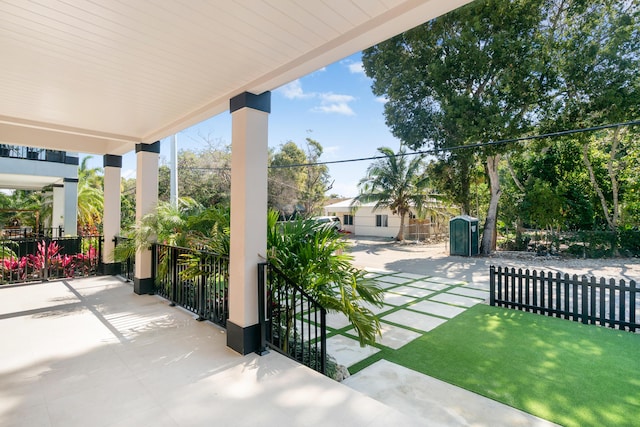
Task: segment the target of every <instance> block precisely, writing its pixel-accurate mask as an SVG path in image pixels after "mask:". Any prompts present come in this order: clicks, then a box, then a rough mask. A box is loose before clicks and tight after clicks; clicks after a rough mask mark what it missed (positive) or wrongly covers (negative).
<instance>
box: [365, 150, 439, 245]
mask: <svg viewBox="0 0 640 427" xmlns="http://www.w3.org/2000/svg"><path fill="white" fill-rule="evenodd" d="M378 151H379V152H380V153H381V154H382V155H383V156H384V158H382V159H379V160H377V161H376V162H375V163H373V164H371V165H370V166H369V167H368V168H367V175H366V176H365V177H364V178H362V179H361V180H360V182H359V184H358V186H359V187H360V194H359V195H358V196H356V197H355V198H354V201H353V203H354V205H355V206H357V205H358V204H360V203H368V202H375V206H374V209H380V208H389V209H391V212H392V213H393V214H394V215H400V229H399V230H398V235H397V236H396V240H398V241H402V240H404V221H405V217H406V216H407V214H408V213H410V212H411V209H414V210H422V209H423V205H424V202H425V201H426V192H425V191H426V188H427V185H428V179H427V176H426V175H425V174H424V165H423V162H422V159H423V157H422V156H418V155H416V156H412V157H411V158H409V156H407V155H406V151H405V149H404V148H400V151H398V153H397V154H396V153H394V152H393V150H391V148H388V147H380V148H378Z"/></svg>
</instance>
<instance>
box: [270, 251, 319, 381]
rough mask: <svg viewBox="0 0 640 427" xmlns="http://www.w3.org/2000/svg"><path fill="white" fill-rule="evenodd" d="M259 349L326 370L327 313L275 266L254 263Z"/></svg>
mask: <svg viewBox="0 0 640 427" xmlns="http://www.w3.org/2000/svg"><path fill="white" fill-rule="evenodd" d="M258 296H259V299H260V300H259V302H258V306H259V308H258V316H259V320H260V326H261V334H262V344H261V347H262V349H261V350H266V348H267V347H268V348H271V349H273V350H275V351H277V352H279V353H282V354H284V355H285V356H288V357H290V358H291V359H294V360H296V361H298V362H300V363H302V364H303V365H306V366H308V367H310V368H311V369H314V370H316V371H318V372H320V373H322V374H326V370H327V319H326V316H327V312H326V310H325V309H324V308H323V307H322V306H321V305H320V303H319V302H317V301H316V300H315V299H314V298H313V297H312V296H310V295H309V294H307V293H306V292H305V291H304V290H303V289H302V288H301V287H299V286H298V285H296V284H295V283H293V282H292V281H291V280H289V279H288V278H287V276H286V275H285V274H284V273H283V272H281V271H280V270H278V269H277V268H275V267H273V266H271V265H269V264H266V263H263V264H259V265H258Z"/></svg>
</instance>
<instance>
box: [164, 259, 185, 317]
mask: <svg viewBox="0 0 640 427" xmlns="http://www.w3.org/2000/svg"><path fill="white" fill-rule="evenodd" d="M166 249H167V255H165V256H168V257H169V263H168V264H169V265H170V268H171V272H170V274H169V280H171V302H170V303H169V306H171V307H173V306H175V305H176V301H178V257H177V256H175V255H176V254H175V252H176V250H175V249H174V247H173V246H167V247H166ZM181 303H184V302H181Z"/></svg>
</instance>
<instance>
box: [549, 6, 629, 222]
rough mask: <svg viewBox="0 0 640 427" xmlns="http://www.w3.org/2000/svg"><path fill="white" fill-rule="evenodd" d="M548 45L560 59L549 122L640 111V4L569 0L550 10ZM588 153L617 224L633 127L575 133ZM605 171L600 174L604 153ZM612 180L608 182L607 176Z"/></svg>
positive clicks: (607, 118)
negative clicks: (629, 132)
mask: <svg viewBox="0 0 640 427" xmlns="http://www.w3.org/2000/svg"><path fill="white" fill-rule="evenodd" d="M550 21H551V22H553V25H550V26H548V27H547V28H546V40H547V43H546V46H545V47H546V49H547V50H548V51H550V52H553V58H554V60H553V61H551V62H549V64H548V70H549V76H550V81H551V83H552V85H551V87H552V89H553V91H552V93H551V94H550V96H549V97H548V98H549V101H548V103H547V104H546V108H545V110H544V112H545V122H544V126H546V127H552V128H557V127H564V128H567V127H573V128H575V127H588V126H594V125H601V124H608V123H616V122H623V121H627V120H634V119H637V117H638V113H639V111H640V109H639V105H640V78H638V68H639V67H640V5H639V4H638V3H637V2H633V1H618V0H602V1H566V2H561V3H559V4H558V6H557V7H556V8H554V10H553V13H552V14H551V15H550ZM576 139H577V141H579V143H580V144H581V146H582V151H581V158H582V160H583V163H584V167H585V168H586V170H587V172H588V176H589V179H590V182H591V185H592V186H593V191H594V192H595V194H596V195H597V198H598V200H599V204H600V206H601V212H602V213H603V217H604V219H605V221H606V224H607V227H608V228H609V229H610V230H612V231H613V230H616V228H617V227H618V222H619V218H620V214H621V212H620V197H621V192H623V191H624V188H621V186H620V182H619V180H620V178H621V174H622V173H623V167H624V162H623V159H624V153H625V151H626V150H627V143H626V142H627V141H628V139H629V135H628V130H626V129H622V128H617V129H614V130H611V131H608V132H597V133H592V134H590V135H586V134H584V135H580V136H578V137H576ZM600 154H603V155H604V156H605V157H606V160H604V158H601V160H603V162H604V164H605V165H606V166H605V168H606V173H605V174H604V176H602V178H604V180H603V179H600V178H599V177H598V171H597V170H596V168H597V165H596V164H595V163H596V162H598V156H599V155H600ZM605 181H606V182H605Z"/></svg>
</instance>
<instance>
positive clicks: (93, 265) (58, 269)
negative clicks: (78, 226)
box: [0, 236, 104, 285]
mask: <svg viewBox="0 0 640 427" xmlns="http://www.w3.org/2000/svg"><path fill="white" fill-rule="evenodd" d="M103 241H104V240H103V237H102V236H77V237H56V238H48V237H44V238H40V237H28V238H12V239H1V240H0V284H3V285H4V284H10V283H21V282H32V281H43V280H49V279H59V278H65V277H86V276H94V275H97V274H100V272H101V270H102V245H103Z"/></svg>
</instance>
